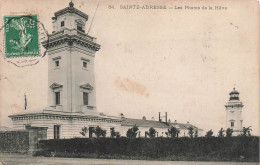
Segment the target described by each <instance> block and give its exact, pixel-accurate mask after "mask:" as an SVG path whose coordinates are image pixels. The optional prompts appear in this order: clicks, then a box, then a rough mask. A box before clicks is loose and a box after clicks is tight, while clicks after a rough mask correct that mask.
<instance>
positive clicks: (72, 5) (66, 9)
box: [54, 2, 88, 20]
mask: <svg viewBox="0 0 260 165" xmlns="http://www.w3.org/2000/svg"><path fill="white" fill-rule="evenodd" d="M65 13H75V14H77V15H79V16H81V17H83V18H85V19H86V20H88V15H87V14H85V13H83V12H82V11H80V10H78V9H76V8H74V4H73V2H70V3H69V7H66V8H65V9H61V10H59V11H57V12H55V13H54V15H55V17H54V18H55V19H57V17H58V16H60V15H63V14H65Z"/></svg>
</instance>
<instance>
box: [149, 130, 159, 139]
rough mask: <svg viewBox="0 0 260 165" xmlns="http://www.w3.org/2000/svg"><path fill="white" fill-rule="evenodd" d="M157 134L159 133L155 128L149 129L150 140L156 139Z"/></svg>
mask: <svg viewBox="0 0 260 165" xmlns="http://www.w3.org/2000/svg"><path fill="white" fill-rule="evenodd" d="M156 132H157V131H156V130H155V129H154V128H153V127H151V128H150V129H149V132H148V136H149V137H150V138H154V137H155V134H156Z"/></svg>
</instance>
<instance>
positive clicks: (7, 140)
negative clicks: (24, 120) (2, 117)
mask: <svg viewBox="0 0 260 165" xmlns="http://www.w3.org/2000/svg"><path fill="white" fill-rule="evenodd" d="M46 139H47V128H45V127H30V126H28V127H26V130H13V131H0V152H9V153H29V154H33V153H34V152H35V151H37V149H38V142H39V141H40V140H46Z"/></svg>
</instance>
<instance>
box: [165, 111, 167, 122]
mask: <svg viewBox="0 0 260 165" xmlns="http://www.w3.org/2000/svg"><path fill="white" fill-rule="evenodd" d="M165 123H167V112H165Z"/></svg>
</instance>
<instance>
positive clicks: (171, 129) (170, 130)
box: [166, 126, 180, 138]
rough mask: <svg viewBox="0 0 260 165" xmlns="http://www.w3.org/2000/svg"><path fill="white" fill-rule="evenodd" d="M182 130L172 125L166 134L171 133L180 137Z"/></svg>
mask: <svg viewBox="0 0 260 165" xmlns="http://www.w3.org/2000/svg"><path fill="white" fill-rule="evenodd" d="M179 133H180V131H179V130H178V129H177V128H176V127H173V126H172V127H171V128H170V129H168V133H167V134H166V135H168V134H169V135H171V137H172V138H175V137H176V136H177V137H178V135H179Z"/></svg>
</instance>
